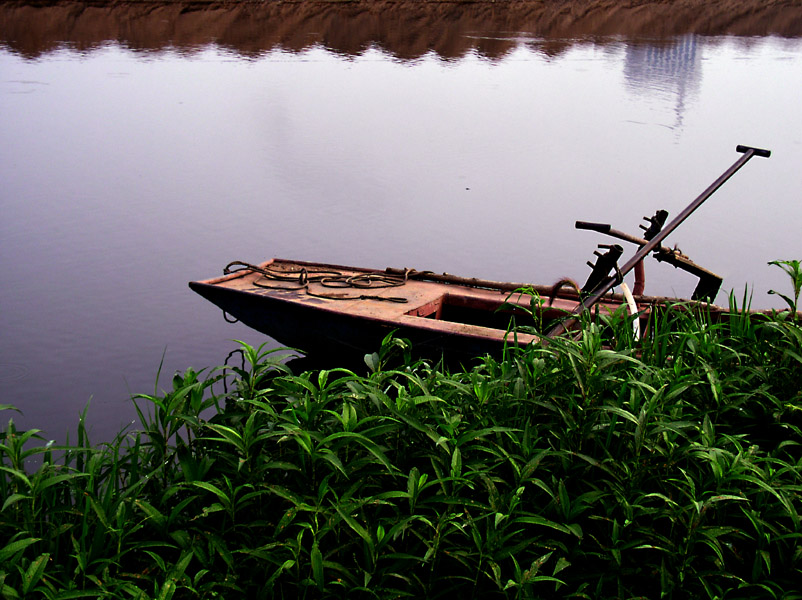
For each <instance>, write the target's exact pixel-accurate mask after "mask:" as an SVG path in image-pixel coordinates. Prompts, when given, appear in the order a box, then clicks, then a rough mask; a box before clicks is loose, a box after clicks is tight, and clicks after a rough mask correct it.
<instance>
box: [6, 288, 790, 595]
mask: <svg viewBox="0 0 802 600" xmlns="http://www.w3.org/2000/svg"><path fill="white" fill-rule="evenodd" d="M789 300H792V299H791V298H789ZM792 301H793V302H795V301H796V297H794V298H793V300H792ZM732 302H733V305H734V304H735V303H734V301H732ZM630 332H631V323H630V322H629V321H628V320H627V319H626V318H625V317H622V316H620V315H613V316H597V317H596V318H594V319H587V320H586V321H585V322H584V323H583V324H582V328H581V330H580V331H579V335H574V337H569V336H563V337H560V338H558V339H555V340H553V341H552V342H551V343H550V344H548V345H544V346H536V347H532V348H529V349H526V350H517V349H516V350H512V349H511V350H510V351H509V352H508V353H507V355H506V356H505V357H504V358H503V360H494V359H491V358H485V359H482V360H478V361H477V364H476V365H475V366H474V367H473V368H471V369H464V370H462V371H458V372H447V371H445V370H443V369H440V368H438V367H437V365H431V364H429V363H426V362H412V361H411V360H410V359H409V353H408V348H407V347H406V344H405V342H404V341H403V340H396V339H389V340H387V341H386V343H385V345H384V346H383V347H382V349H381V350H380V351H379V352H378V353H377V354H374V355H371V356H368V357H366V365H367V366H368V368H367V369H366V370H365V373H367V374H358V373H356V372H353V371H349V370H345V369H330V370H320V371H308V372H304V373H300V374H294V373H292V372H291V371H290V369H289V368H287V367H286V366H285V365H283V364H281V362H280V361H279V355H277V354H275V353H272V352H267V351H265V350H264V349H263V348H252V347H249V346H247V345H244V344H243V345H242V366H240V367H237V368H218V369H214V370H211V371H204V372H198V371H195V370H192V369H190V370H188V371H186V372H185V373H183V374H179V375H176V376H175V377H174V378H173V380H172V382H171V385H170V386H169V388H168V389H167V390H165V391H155V392H154V393H153V394H148V395H140V396H137V397H136V398H135V399H134V401H135V402H136V403H137V406H138V410H139V412H140V419H141V421H142V427H141V430H139V431H126V432H121V433H120V434H119V435H118V436H117V437H116V438H115V439H114V440H113V441H112V442H111V443H108V444H102V445H98V446H95V445H93V444H92V443H91V442H90V440H89V439H88V436H87V433H86V427H85V422H86V414H85V412H84V414H82V415H80V418H79V426H78V436H77V440H76V442H75V443H74V444H69V445H64V446H59V447H56V446H48V445H47V444H44V443H43V441H44V440H42V438H41V437H40V436H39V434H38V432H37V431H36V430H31V431H17V430H16V428H15V426H14V424H13V420H9V421H8V425H7V426H6V428H5V429H4V431H3V432H2V433H1V434H0V461H2V462H0V507H1V508H0V596H2V597H4V598H26V597H31V598H106V597H108V598H143V599H144V598H164V599H169V598H216V597H218V598H346V597H347V598H403V597H415V598H448V597H454V596H455V595H459V597H460V598H464V599H467V598H495V597H497V598H593V599H597V598H650V599H653V598H711V599H712V598H721V599H724V598H726V599H736V598H756V597H760V598H786V599H791V598H802V584H800V582H802V542H801V540H802V530H801V529H800V512H802V474H801V473H802V471H801V470H800V466H802V462H801V461H802V446H801V445H800V444H802V433H801V432H800V426H802V412H801V411H802V393H801V392H800V385H799V382H800V380H802V328H800V325H799V323H798V322H797V321H795V320H794V319H792V318H791V313H788V312H786V313H780V314H777V315H775V316H774V317H771V318H765V319H760V320H749V319H746V318H741V317H737V316H734V317H733V318H731V319H730V320H728V321H724V322H718V323H716V322H712V321H711V320H710V319H709V317H708V316H707V315H705V314H704V313H703V312H698V311H694V310H691V309H687V308H677V309H675V310H669V311H664V312H662V313H661V314H659V315H657V317H656V318H655V320H654V321H653V322H652V324H651V327H650V329H649V334H648V335H647V336H646V337H645V338H644V339H643V340H635V339H633V337H632V335H631V333H630ZM574 338H575V339H574ZM3 408H4V409H6V411H11V410H12V409H11V407H7V406H6V407H3ZM6 414H11V413H10V412H6ZM34 459H35V460H36V461H37V462H36V464H39V465H40V466H38V467H37V468H36V469H35V470H33V471H31V470H28V469H26V464H29V463H30V461H32V460H34Z"/></svg>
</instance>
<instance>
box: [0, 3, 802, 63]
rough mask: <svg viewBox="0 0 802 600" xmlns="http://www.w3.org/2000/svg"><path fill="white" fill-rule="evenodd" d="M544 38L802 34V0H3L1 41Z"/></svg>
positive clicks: (44, 48) (348, 49) (246, 50)
mask: <svg viewBox="0 0 802 600" xmlns="http://www.w3.org/2000/svg"><path fill="white" fill-rule="evenodd" d="M513 32H514V33H515V34H523V35H526V36H531V37H533V38H542V40H541V41H539V42H537V43H538V44H539V45H541V46H543V48H544V50H545V51H547V52H548V51H553V52H559V51H560V49H562V48H564V47H565V46H566V45H569V44H570V43H571V42H570V41H569V40H570V39H575V38H580V37H587V36H613V35H622V36H648V37H662V36H672V35H678V34H684V33H698V34H707V35H723V34H730V35H737V36H754V35H778V36H784V37H800V36H802V0H658V1H645V0H630V1H626V0H624V1H621V0H499V1H497V2H490V1H477V2H449V1H434V0H430V1H425V0H424V1H410V0H399V1H392V0H355V1H347V2H334V1H329V2H326V1H316V0H301V1H297V2H259V3H253V2H186V3H185V2H111V3H103V2H73V1H64V2H39V3H36V2H0V43H4V44H5V45H6V46H7V47H9V48H11V49H12V50H14V51H16V52H19V53H21V54H23V55H25V56H30V57H35V56H38V55H40V54H42V53H45V52H48V51H50V50H52V49H54V48H56V47H59V46H60V45H62V44H63V43H65V42H66V43H69V44H71V45H73V46H75V47H77V48H79V49H90V48H92V47H95V46H97V45H99V44H102V43H103V42H106V41H108V40H115V41H118V42H120V43H123V44H125V45H127V46H129V47H131V48H134V49H143V50H148V49H153V50H158V49H162V48H165V47H175V48H179V49H192V48H197V47H199V46H202V45H204V44H207V43H209V42H211V41H214V42H216V43H218V44H220V45H222V46H226V47H229V48H231V49H232V50H234V51H236V52H239V53H242V54H259V53H261V52H265V51H268V50H271V49H273V48H276V47H282V48H285V49H289V50H300V49H303V48H307V47H309V46H311V45H313V44H322V45H324V46H326V47H328V48H330V49H332V50H334V51H336V52H340V53H345V54H358V53H360V52H362V51H364V50H365V48H368V47H370V46H372V45H377V46H380V47H381V48H383V49H384V50H385V51H387V52H389V53H391V54H393V55H395V56H398V57H401V58H415V57H418V56H422V55H424V54H426V53H427V52H429V51H435V52H437V53H438V54H440V55H441V56H443V57H446V58H449V57H456V56H461V55H463V54H464V53H465V52H466V51H468V50H469V49H472V48H476V49H477V50H478V51H479V52H481V53H482V54H484V55H487V56H491V57H493V56H500V55H503V54H504V53H506V52H507V51H508V50H509V49H510V48H512V47H514V46H515V44H516V43H518V42H517V40H515V39H509V38H508V37H506V36H505V33H513Z"/></svg>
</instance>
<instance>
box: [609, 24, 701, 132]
mask: <svg viewBox="0 0 802 600" xmlns="http://www.w3.org/2000/svg"><path fill="white" fill-rule="evenodd" d="M698 39H699V38H698V37H697V36H695V35H685V36H681V37H677V38H674V39H673V40H671V41H667V42H660V45H655V44H652V43H639V42H630V43H628V44H627V49H626V56H625V58H624V77H625V78H626V81H627V87H628V88H629V89H630V91H632V92H634V93H636V94H638V95H651V94H655V93H656V94H659V95H662V96H663V97H675V101H674V102H673V106H674V114H675V117H676V120H675V121H674V123H673V124H672V125H669V127H670V128H671V129H674V130H681V129H682V122H683V118H684V115H685V110H686V103H687V102H688V100H690V99H692V98H693V97H694V96H695V95H696V94H697V93H698V91H699V86H700V84H701V81H702V69H701V60H702V57H701V48H700V47H699V44H698Z"/></svg>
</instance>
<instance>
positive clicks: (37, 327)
mask: <svg viewBox="0 0 802 600" xmlns="http://www.w3.org/2000/svg"><path fill="white" fill-rule="evenodd" d="M470 35H471V34H464V36H465V37H470ZM475 38H476V39H474V40H468V43H467V44H466V48H467V49H466V50H464V51H462V52H460V53H458V55H457V56H449V57H444V56H443V55H441V54H439V53H437V52H434V51H429V52H423V53H419V54H418V55H416V56H414V57H413V58H399V56H398V55H397V54H394V53H391V52H388V51H386V50H384V49H382V47H380V46H379V45H375V44H374V45H370V46H368V47H366V48H363V49H360V50H358V51H355V52H341V51H336V50H333V49H331V48H327V47H326V46H325V45H324V44H322V43H312V44H309V45H304V46H303V47H301V48H300V49H298V50H292V51H291V50H287V49H284V48H283V47H280V46H278V47H273V48H269V49H266V50H260V51H258V52H251V53H245V52H241V51H237V50H236V49H231V48H229V47H227V46H225V45H222V44H218V43H214V42H209V43H204V44H196V45H192V46H171V45H170V44H166V45H165V46H163V47H159V48H156V49H141V48H133V47H132V46H131V45H130V44H126V43H124V42H121V41H120V40H119V39H116V38H110V40H111V41H106V42H102V41H101V42H99V43H93V44H92V45H91V47H82V46H81V45H80V44H75V43H74V42H72V41H70V40H67V41H65V43H59V44H54V45H52V47H48V48H47V49H46V50H44V51H37V52H28V51H22V50H20V49H19V48H17V47H15V45H14V44H13V43H11V41H8V40H7V41H6V42H3V41H2V40H0V140H2V143H0V209H1V211H2V212H1V213H0V214H2V217H1V218H0V272H2V274H3V283H2V286H0V332H2V333H1V336H2V337H1V338H0V390H1V394H2V395H1V396H0V403H5V404H13V405H15V406H17V407H19V408H20V409H21V410H22V411H23V414H22V415H14V418H15V420H16V421H17V422H18V423H19V422H21V423H22V425H23V426H26V427H37V428H41V429H43V430H45V435H46V436H48V437H50V438H55V439H58V440H63V439H64V436H65V434H66V432H67V431H70V430H73V429H74V426H75V423H76V421H77V415H78V413H79V412H80V410H81V409H82V408H83V407H84V406H85V405H86V403H87V402H88V401H90V399H91V407H90V409H89V423H90V425H91V427H92V431H93V435H94V438H95V439H96V440H103V439H108V438H109V437H110V436H111V435H112V434H113V433H114V432H116V431H117V429H118V428H119V427H120V426H122V425H124V424H126V423H130V422H131V421H132V420H133V419H134V415H135V413H134V410H133V407H132V406H131V401H130V396H131V394H133V393H137V392H144V393H150V392H152V391H153V389H154V381H155V378H156V374H157V371H158V369H159V365H160V363H161V362H162V361H163V363H164V364H163V368H162V382H161V384H160V385H161V386H162V387H164V386H167V385H169V379H170V376H171V375H172V373H173V372H174V371H175V370H176V369H183V368H185V367H189V366H192V367H195V368H200V367H204V366H213V365H218V364H221V363H222V362H223V361H224V360H225V358H226V355H227V353H228V352H229V351H230V350H232V349H233V348H235V347H236V344H235V343H234V342H232V341H231V340H233V339H243V340H246V341H248V342H250V343H261V341H264V339H265V338H263V337H261V336H260V335H259V334H256V333H254V332H252V331H250V330H248V329H247V328H245V327H243V326H242V325H239V324H236V325H232V324H229V323H226V322H225V321H224V320H223V317H222V315H221V313H220V312H219V311H218V310H217V309H215V308H214V307H213V306H211V305H210V304H208V303H206V302H205V301H203V300H202V299H201V298H199V297H197V296H195V295H194V294H193V293H192V292H191V291H190V290H189V289H188V288H187V285H186V283H187V282H188V281H189V280H192V279H202V278H208V277H212V276H216V275H218V274H220V273H221V271H222V268H223V266H224V265H225V264H226V263H227V262H229V261H231V260H235V259H240V260H246V261H251V262H257V261H261V260H265V259H267V258H270V257H273V256H279V257H285V258H297V259H302V260H309V261H326V262H331V263H339V264H354V265H360V266H370V267H378V268H383V267H386V266H394V267H405V266H406V267H414V268H417V269H431V270H435V271H448V272H451V273H455V274H459V275H465V276H476V277H484V278H489V279H496V280H509V281H531V282H534V283H550V282H553V281H555V280H556V279H558V278H560V277H564V276H570V277H573V278H575V279H577V280H579V281H584V278H585V277H586V276H587V274H588V268H587V266H586V265H585V262H586V261H587V260H589V259H591V258H592V252H593V250H594V249H595V247H596V244H597V243H602V242H604V241H606V240H604V239H602V238H600V237H599V236H598V234H593V233H590V232H584V231H577V230H575V229H574V221H575V220H577V219H581V220H587V221H601V222H608V223H612V224H613V226H614V227H616V228H618V229H623V230H626V231H629V232H632V233H638V231H639V230H638V229H637V226H638V224H639V223H640V222H641V218H642V217H644V216H647V215H651V214H653V213H654V211H655V210H657V209H661V208H663V209H666V210H668V211H669V212H670V213H671V214H672V215H676V214H677V213H679V211H680V210H682V209H683V208H684V207H685V206H686V205H687V204H688V203H689V202H690V201H691V200H693V198H694V197H696V195H698V194H699V193H700V192H702V191H703V190H704V189H705V188H706V187H707V185H708V184H709V183H711V182H712V181H713V180H714V179H715V178H716V177H717V176H718V175H719V174H720V173H721V172H723V171H724V170H725V169H726V168H727V167H728V166H729V165H730V164H731V163H732V162H734V161H735V160H736V159H737V158H738V156H739V155H738V154H737V153H736V152H735V146H736V144H748V145H753V146H759V147H765V148H769V149H771V150H772V151H773V155H772V157H771V158H770V159H768V160H766V159H761V158H755V159H753V160H752V161H751V162H750V163H749V164H748V165H747V166H746V167H744V168H743V169H742V170H741V171H740V172H739V173H738V174H736V175H735V176H734V178H733V179H732V180H731V181H730V182H728V183H727V184H725V186H724V187H723V188H722V189H721V190H720V191H719V192H718V193H716V194H715V195H714V196H713V197H712V198H711V199H710V200H709V201H708V202H707V203H706V204H705V205H704V206H703V207H702V208H700V209H699V210H698V211H697V212H696V213H695V214H694V215H693V216H692V217H691V218H690V219H689V220H688V221H687V222H686V223H685V224H684V225H683V226H682V227H681V228H680V229H679V230H678V231H677V232H675V233H674V234H673V235H672V236H671V237H670V238H669V240H668V241H669V242H670V243H671V244H672V245H673V244H677V245H678V246H679V247H680V248H681V249H682V250H683V251H684V252H685V253H686V254H688V255H689V256H690V257H691V258H692V259H694V260H695V261H697V262H698V263H700V264H702V265H704V266H706V267H707V268H709V269H711V270H713V271H716V272H718V273H719V274H721V275H723V276H724V285H723V290H724V291H722V293H721V294H720V295H719V297H718V301H719V302H720V303H726V291H728V290H735V293H736V294H737V295H739V296H740V295H742V294H743V290H744V288H745V286H748V287H749V290H750V292H751V293H752V294H753V300H752V303H753V306H755V307H772V306H776V307H781V306H782V303H781V302H780V301H779V300H778V298H777V297H776V296H770V295H768V294H767V291H768V290H769V289H772V288H773V289H777V290H779V291H783V292H785V293H787V292H788V291H789V287H788V284H787V282H786V281H785V279H784V275H783V274H782V273H781V272H780V270H779V269H778V268H776V267H770V266H768V265H767V262H768V261H771V260H775V259H792V258H797V259H798V258H802V247H800V244H799V232H800V223H802V203H800V189H801V188H802V186H801V185H800V184H802V169H800V167H801V166H802V111H800V110H799V91H800V89H802V86H801V85H800V84H802V43H800V40H798V39H787V38H779V37H754V38H752V37H749V38H746V37H737V38H736V37H726V36H715V37H705V36H697V35H683V36H676V37H670V38H663V39H659V40H658V39H643V38H639V39H631V38H624V37H594V38H593V39H583V38H577V39H558V40H550V39H542V38H537V37H534V36H532V35H530V34H522V33H510V32H503V33H497V34H495V35H491V34H488V33H487V32H482V35H481V36H475ZM479 38H481V40H480V39H479ZM493 43H496V44H497V45H498V44H501V45H502V46H503V48H504V50H503V51H502V52H499V53H496V54H494V55H488V54H487V53H483V52H482V51H481V44H485V45H488V44H490V45H492V44H493ZM693 287H694V281H693V280H692V279H691V278H690V277H688V276H686V275H684V274H683V273H681V272H675V271H674V269H673V268H671V267H668V266H665V265H660V264H658V263H655V262H654V261H652V262H651V263H650V264H648V265H647V293H652V294H664V295H678V296H688V295H689V294H690V293H691V291H692V290H693ZM9 415H10V413H8V412H6V413H4V416H3V419H4V420H6V419H7V418H8V416H9Z"/></svg>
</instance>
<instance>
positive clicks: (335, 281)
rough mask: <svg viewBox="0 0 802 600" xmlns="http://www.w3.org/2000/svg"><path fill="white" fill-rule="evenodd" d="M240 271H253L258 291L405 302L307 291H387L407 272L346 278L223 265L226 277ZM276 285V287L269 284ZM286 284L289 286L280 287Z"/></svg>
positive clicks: (303, 269) (236, 263) (240, 263)
mask: <svg viewBox="0 0 802 600" xmlns="http://www.w3.org/2000/svg"><path fill="white" fill-rule="evenodd" d="M241 271H254V272H256V273H259V274H260V275H261V276H262V277H261V278H260V279H256V280H254V281H253V285H255V286H256V287H260V288H265V289H272V290H287V291H300V290H304V291H305V292H306V294H307V295H309V296H314V297H315V298H324V299H327V300H380V301H383V302H398V303H405V302H407V299H406V298H403V297H401V296H376V295H372V294H360V295H359V296H350V295H347V294H321V293H319V292H313V291H311V290H310V289H309V285H310V284H312V283H317V284H318V285H320V286H322V287H327V288H339V289H360V290H364V289H380V288H389V287H400V286H402V285H404V284H406V282H407V274H408V271H406V270H405V271H404V277H403V278H401V277H394V276H391V275H384V274H381V273H359V274H357V275H346V274H344V273H341V272H339V271H335V270H333V269H317V268H308V267H300V268H298V269H276V268H270V267H260V266H258V265H253V264H251V263H247V262H244V261H241V260H235V261H233V262H230V263H228V264H227V265H226V267H225V268H224V269H223V273H224V274H225V275H230V274H231V273H239V272H241ZM272 282H275V283H272ZM282 283H283V284H288V285H282Z"/></svg>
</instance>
